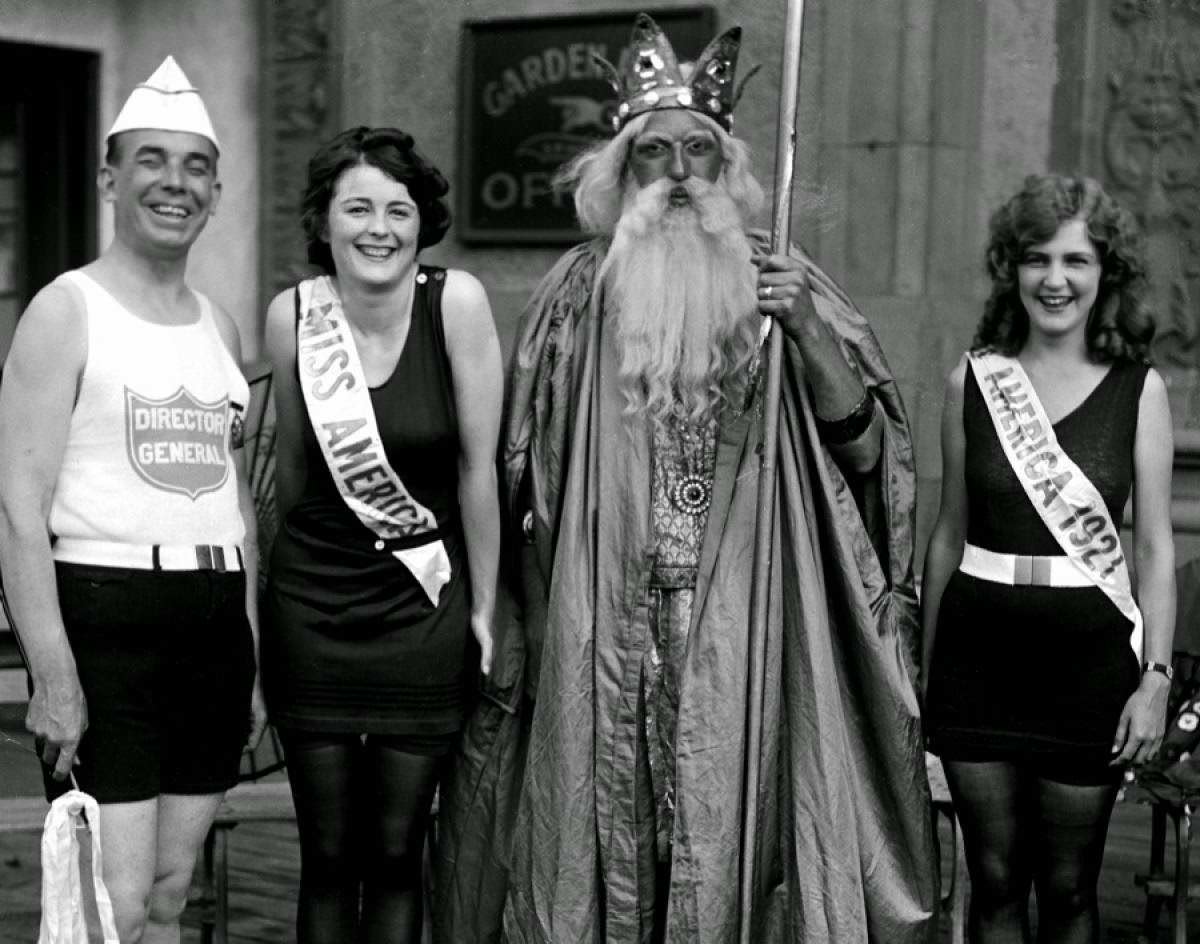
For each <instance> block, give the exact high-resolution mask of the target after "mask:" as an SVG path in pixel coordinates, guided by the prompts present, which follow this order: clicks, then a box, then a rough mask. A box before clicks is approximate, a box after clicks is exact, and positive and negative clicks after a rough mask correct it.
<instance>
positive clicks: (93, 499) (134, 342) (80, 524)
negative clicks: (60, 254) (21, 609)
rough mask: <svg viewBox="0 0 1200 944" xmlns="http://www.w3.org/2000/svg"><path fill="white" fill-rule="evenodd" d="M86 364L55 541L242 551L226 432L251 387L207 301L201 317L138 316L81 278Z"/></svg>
mask: <svg viewBox="0 0 1200 944" xmlns="http://www.w3.org/2000/svg"><path fill="white" fill-rule="evenodd" d="M59 278H61V279H66V280H68V281H69V282H70V283H71V284H72V285H74V286H75V287H76V288H77V289H78V290H79V291H80V292H81V293H82V295H83V298H84V303H85V307H86V310H87V345H88V346H87V363H86V364H85V366H84V369H83V376H82V379H81V381H80V385H79V397H78V400H77V402H76V404H75V410H74V412H73V413H72V414H71V425H70V430H69V432H68V435H67V445H66V450H65V452H64V454H63V460H62V468H61V470H60V472H59V475H58V482H57V484H56V486H55V490H54V499H53V502H52V504H51V507H50V531H51V534H53V535H54V536H55V537H62V538H85V539H91V540H99V541H114V542H119V543H123V544H139V545H146V544H226V545H228V544H241V543H242V539H243V538H244V537H245V526H244V524H243V522H242V516H241V514H240V512H239V510H238V493H237V475H236V472H235V469H234V465H233V457H232V455H231V452H230V432H231V429H232V427H233V426H234V425H235V424H240V423H241V422H242V420H243V418H244V416H245V411H246V405H247V403H248V402H249V399H250V396H249V388H248V387H247V385H246V379H245V377H243V376H242V372H241V370H240V368H239V367H238V365H237V364H236V363H235V362H234V360H233V357H232V356H231V355H230V353H229V349H228V348H227V347H226V346H225V343H224V341H223V340H222V339H221V334H220V331H219V330H218V328H217V324H216V321H215V320H214V317H213V313H212V308H211V305H210V304H209V301H208V299H207V298H205V297H204V296H203V295H201V294H200V293H199V292H196V293H195V295H196V298H197V299H198V300H199V302H200V318H199V320H198V321H196V322H194V323H192V324H188V325H160V324H154V323H153V322H149V321H146V320H144V319H142V318H138V317H137V316H136V315H134V314H132V313H131V312H130V311H129V310H128V309H127V308H125V307H124V306H123V305H122V304H121V303H120V302H118V301H117V300H116V299H115V298H114V297H113V296H112V295H110V294H109V293H108V292H107V291H105V289H104V288H102V287H101V286H100V285H99V284H98V283H97V282H95V281H94V280H93V279H91V278H90V277H89V276H87V275H85V274H84V273H82V272H79V271H74V272H67V273H64V274H63V275H61V276H59Z"/></svg>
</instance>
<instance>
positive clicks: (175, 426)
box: [125, 387, 229, 500]
mask: <svg viewBox="0 0 1200 944" xmlns="http://www.w3.org/2000/svg"><path fill="white" fill-rule="evenodd" d="M228 431H229V397H222V398H221V399H220V400H217V401H215V402H212V403H205V402H203V401H202V400H197V399H196V398H195V397H194V396H192V394H191V393H189V392H188V391H187V390H186V389H184V388H183V387H180V388H179V389H178V390H176V391H175V393H173V394H171V396H169V397H167V398H166V399H164V400H154V399H151V398H150V397H143V396H142V395H141V394H138V393H135V392H134V391H133V390H130V389H129V388H128V387H126V388H125V443H126V446H127V447H128V453H129V461H130V463H131V464H132V465H133V468H134V471H135V472H137V474H138V475H139V476H140V477H141V478H142V479H143V480H144V481H145V482H146V483H147V484H149V485H151V486H153V487H154V488H159V489H162V490H163V491H166V492H179V493H181V494H183V495H186V496H187V497H188V498H191V499H193V500H195V499H196V498H199V497H200V496H201V495H203V494H205V493H206V492H215V491H216V490H217V489H219V488H220V487H221V486H222V485H224V484H225V480H226V479H227V478H228V477H229V450H228V449H227V448H226V445H225V444H226V436H227V433H228Z"/></svg>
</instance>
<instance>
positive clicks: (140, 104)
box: [104, 56, 221, 153]
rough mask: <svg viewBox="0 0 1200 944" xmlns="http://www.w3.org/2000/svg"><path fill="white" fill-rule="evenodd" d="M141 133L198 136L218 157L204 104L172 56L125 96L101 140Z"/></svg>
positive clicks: (210, 123)
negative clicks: (111, 124) (170, 132)
mask: <svg viewBox="0 0 1200 944" xmlns="http://www.w3.org/2000/svg"><path fill="white" fill-rule="evenodd" d="M145 130H154V131H188V132H191V133H192V134H198V135H200V136H201V137H205V138H208V140H210V141H211V142H212V144H213V147H214V148H216V150H217V152H218V153H220V150H221V145H220V144H219V143H218V142H217V133H216V132H215V131H213V126H212V122H211V121H210V120H209V117H208V110H207V109H206V108H205V107H204V101H203V99H201V98H200V93H199V92H198V91H196V88H195V87H194V86H193V85H192V83H191V82H189V81H188V77H187V76H186V75H184V74H183V70H182V69H181V68H179V64H178V63H177V62H176V61H175V58H174V57H173V56H167V58H166V59H164V60H163V61H162V65H160V66H159V67H158V68H157V69H155V70H154V74H153V75H152V76H150V78H148V79H147V80H146V81H145V82H143V83H141V85H138V86H137V87H135V88H134V90H133V91H132V92H131V93H130V94H129V98H127V99H126V100H125V105H124V106H123V107H122V108H121V113H120V114H119V115H117V120H116V121H114V122H113V126H112V127H111V128H109V129H108V134H107V135H106V136H105V138H104V140H105V142H107V141H109V140H111V139H112V136H113V135H114V134H120V133H121V132H122V131H145Z"/></svg>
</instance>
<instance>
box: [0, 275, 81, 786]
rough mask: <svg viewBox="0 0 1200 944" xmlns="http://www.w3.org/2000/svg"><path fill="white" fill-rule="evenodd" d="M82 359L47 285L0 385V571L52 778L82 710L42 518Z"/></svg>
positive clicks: (76, 337) (64, 306)
mask: <svg viewBox="0 0 1200 944" xmlns="http://www.w3.org/2000/svg"><path fill="white" fill-rule="evenodd" d="M86 360H87V331H86V317H85V313H84V309H83V302H82V300H81V299H79V298H78V297H77V296H76V295H75V292H74V290H73V289H70V288H68V287H66V286H65V285H63V284H61V283H55V284H52V285H49V286H47V287H46V288H44V289H43V290H42V291H41V292H39V293H38V294H37V296H36V297H35V298H34V300H33V301H32V302H31V303H30V305H29V308H28V309H26V311H25V313H24V315H23V316H22V317H21V320H20V322H19V323H18V325H17V331H16V334H15V335H14V337H13V343H12V348H11V349H10V351H9V355H8V359H7V361H6V362H5V365H4V380H3V383H2V384H0V572H2V573H3V577H4V590H5V594H6V595H7V597H8V603H9V608H10V610H11V612H12V615H13V620H14V622H15V623H16V626H15V627H14V629H15V630H16V632H17V635H18V638H19V639H20V641H21V645H22V648H23V649H24V651H25V655H26V658H27V659H28V660H29V670H30V673H31V674H32V676H33V696H32V697H31V699H30V702H29V711H28V714H27V716H26V721H25V724H26V727H27V728H28V729H29V730H30V732H31V733H32V734H34V735H35V737H37V738H38V739H39V741H41V742H43V748H42V757H43V759H44V760H45V761H46V763H47V764H51V765H53V766H54V773H55V776H56V777H58V778H59V779H62V778H64V777H66V775H67V773H68V772H69V771H70V769H71V766H72V764H73V763H74V760H75V752H76V750H77V749H78V747H79V741H80V738H82V737H83V732H84V730H85V729H86V728H87V705H86V703H85V701H84V697H83V691H82V690H81V689H80V686H79V677H78V675H77V673H76V670H75V658H74V656H73V654H72V652H71V647H70V645H69V644H68V642H67V637H66V632H65V631H64V629H63V621H62V614H61V611H60V610H59V605H58V590H57V585H56V581H55V576H54V560H53V558H52V557H51V554H50V529H49V518H50V503H51V500H52V498H53V495H54V487H55V483H56V482H57V480H58V473H59V468H60V466H61V463H62V457H63V452H64V450H65V448H66V442H67V433H68V430H69V429H70V424H71V413H72V411H73V410H74V407H75V397H76V394H77V392H78V387H79V380H80V377H81V376H82V373H83V367H84V364H85V362H86Z"/></svg>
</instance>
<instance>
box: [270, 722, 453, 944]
mask: <svg viewBox="0 0 1200 944" xmlns="http://www.w3.org/2000/svg"><path fill="white" fill-rule="evenodd" d="M281 733H282V732H281ZM283 742H284V750H285V753H286V755H287V765H288V777H289V779H290V780H291V785H292V796H293V797H294V798H295V803H296V820H297V824H298V826H299V831H300V900H299V905H298V907H297V916H296V937H297V941H298V942H299V944H355V942H358V944H384V942H387V944H406V942H416V941H418V940H420V933H421V918H422V914H421V905H422V881H421V866H422V852H423V848H424V841H425V830H426V826H427V825H428V821H429V809H430V806H431V804H432V802H433V795H434V792H435V790H436V788H437V780H438V774H439V772H440V762H441V759H440V758H438V757H428V756H424V755H418V754H406V753H404V752H403V751H401V750H397V749H395V748H393V747H389V746H388V744H387V739H386V738H378V737H367V738H366V739H365V741H363V740H360V739H359V738H358V737H357V736H353V735H346V736H342V735H308V734H303V735H298V734H296V733H295V732H287V733H283ZM360 896H361V897H360ZM360 900H361V909H360Z"/></svg>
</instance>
